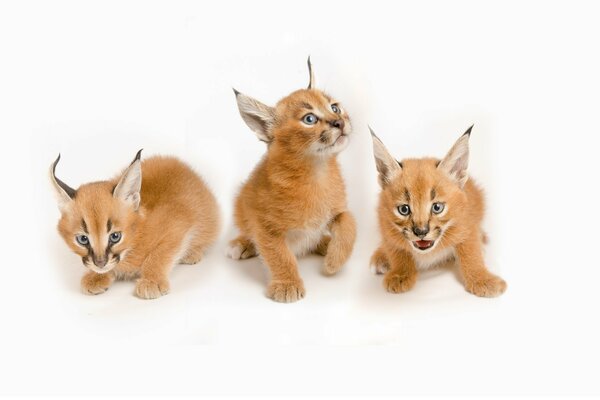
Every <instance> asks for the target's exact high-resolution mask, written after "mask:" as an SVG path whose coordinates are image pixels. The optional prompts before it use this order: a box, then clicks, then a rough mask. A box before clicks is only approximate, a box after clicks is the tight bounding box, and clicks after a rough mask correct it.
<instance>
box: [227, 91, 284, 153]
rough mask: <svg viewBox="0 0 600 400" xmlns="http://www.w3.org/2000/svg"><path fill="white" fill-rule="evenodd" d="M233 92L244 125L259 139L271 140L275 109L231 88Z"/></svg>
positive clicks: (267, 141)
mask: <svg viewBox="0 0 600 400" xmlns="http://www.w3.org/2000/svg"><path fill="white" fill-rule="evenodd" d="M233 92H234V93H235V98H236V100H237V104H238V108H239V110H240V115H241V116H242V119H243V120H244V121H245V122H246V125H248V127H250V129H252V130H253V131H254V133H256V136H258V138H259V139H260V140H261V141H263V142H265V143H270V142H271V141H272V140H273V135H272V134H271V128H272V126H273V123H274V122H275V109H274V108H273V107H269V106H267V105H265V104H263V103H261V102H260V101H258V100H255V99H253V98H252V97H249V96H246V95H245V94H242V93H240V92H238V91H237V90H235V89H233Z"/></svg>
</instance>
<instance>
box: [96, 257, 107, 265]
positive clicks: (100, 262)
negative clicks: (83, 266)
mask: <svg viewBox="0 0 600 400" xmlns="http://www.w3.org/2000/svg"><path fill="white" fill-rule="evenodd" d="M94 264H95V265H96V267H104V266H105V265H106V257H94Z"/></svg>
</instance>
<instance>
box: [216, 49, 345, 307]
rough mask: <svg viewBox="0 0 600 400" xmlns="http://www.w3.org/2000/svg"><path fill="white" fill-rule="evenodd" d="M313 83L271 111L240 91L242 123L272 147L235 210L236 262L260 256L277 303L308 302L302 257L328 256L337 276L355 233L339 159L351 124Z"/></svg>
mask: <svg viewBox="0 0 600 400" xmlns="http://www.w3.org/2000/svg"><path fill="white" fill-rule="evenodd" d="M308 67H309V73H310V83H309V85H308V88H307V89H301V90H297V91H295V92H293V93H291V94H290V95H289V96H287V97H285V98H283V99H282V100H280V101H279V102H278V103H277V104H276V105H275V107H269V106H267V105H265V104H263V103H261V102H259V101H257V100H255V99H253V98H251V97H248V96H246V95H244V94H242V93H239V92H237V91H235V94H236V98H237V103H238V108H239V111H240V114H241V116H242V118H243V120H244V121H245V122H246V124H247V125H248V126H249V127H250V129H252V130H253V131H254V132H255V133H256V135H257V136H258V138H259V139H260V140H261V141H263V142H266V143H267V146H268V148H267V153H266V155H265V156H264V157H263V159H262V161H260V163H259V164H258V165H257V166H256V168H255V169H254V171H253V172H252V174H251V175H250V177H249V178H248V180H247V182H246V183H245V184H244V186H243V187H242V189H241V191H240V193H239V195H238V197H237V199H236V202H235V216H234V217H235V223H236V225H237V227H238V228H239V230H240V236H239V237H238V238H236V239H235V240H233V241H231V242H230V247H229V250H228V254H229V256H230V257H232V258H234V259H244V258H249V257H253V256H256V255H259V254H260V255H261V257H262V259H263V261H264V262H265V263H266V264H267V266H268V267H269V269H270V271H271V282H270V283H269V285H268V288H267V295H268V297H270V298H271V299H273V300H275V301H278V302H293V301H297V300H300V299H302V298H303V297H304V294H305V290H304V284H303V282H302V279H301V278H300V275H299V273H298V268H297V261H296V256H298V255H302V254H305V253H309V252H314V253H317V254H320V255H323V256H325V260H324V265H323V269H322V271H323V273H324V274H325V275H333V274H335V273H336V272H338V271H339V270H340V269H341V268H342V266H343V265H344V263H345V262H346V260H348V258H349V256H350V253H351V252H352V248H353V246H354V239H355V236H356V226H355V222H354V218H353V217H352V215H351V214H350V213H349V212H348V209H347V206H346V194H345V187H344V182H343V180H342V176H341V174H340V169H339V166H338V163H337V161H336V155H337V154H338V153H339V152H340V151H342V150H343V149H345V148H346V146H347V145H348V135H349V134H350V130H351V128H350V120H349V117H348V114H347V113H346V111H345V110H344V109H343V107H342V106H341V105H340V104H339V103H338V102H337V101H335V100H334V99H333V98H332V97H330V96H328V95H327V94H325V93H323V92H322V91H320V90H318V89H316V88H315V87H314V80H313V74H312V68H311V64H310V59H309V60H308Z"/></svg>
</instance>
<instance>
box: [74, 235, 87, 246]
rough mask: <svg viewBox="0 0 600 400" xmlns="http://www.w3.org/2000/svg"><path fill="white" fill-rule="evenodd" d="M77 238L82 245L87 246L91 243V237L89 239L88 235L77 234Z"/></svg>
mask: <svg viewBox="0 0 600 400" xmlns="http://www.w3.org/2000/svg"><path fill="white" fill-rule="evenodd" d="M75 240H77V243H79V244H80V245H82V246H87V245H88V244H90V239H88V237H87V236H85V235H77V236H75Z"/></svg>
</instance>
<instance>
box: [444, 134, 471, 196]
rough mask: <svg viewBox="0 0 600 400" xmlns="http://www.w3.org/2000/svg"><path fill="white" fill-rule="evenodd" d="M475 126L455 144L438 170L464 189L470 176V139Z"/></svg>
mask: <svg viewBox="0 0 600 400" xmlns="http://www.w3.org/2000/svg"><path fill="white" fill-rule="evenodd" d="M471 129H473V125H471V127H470V128H469V129H467V131H466V132H465V133H464V134H463V135H462V136H461V137H460V138H459V139H458V140H457V141H456V143H454V146H452V148H451V149H450V151H449V152H448V154H446V157H444V159H443V160H442V161H441V162H440V164H439V165H438V168H439V169H440V170H442V171H444V172H445V173H446V174H448V175H449V176H450V177H451V178H452V179H454V180H455V181H456V183H458V185H459V186H460V187H461V188H462V187H464V186H465V183H467V180H468V179H469V176H468V174H467V167H468V166H469V138H470V137H471Z"/></svg>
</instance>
